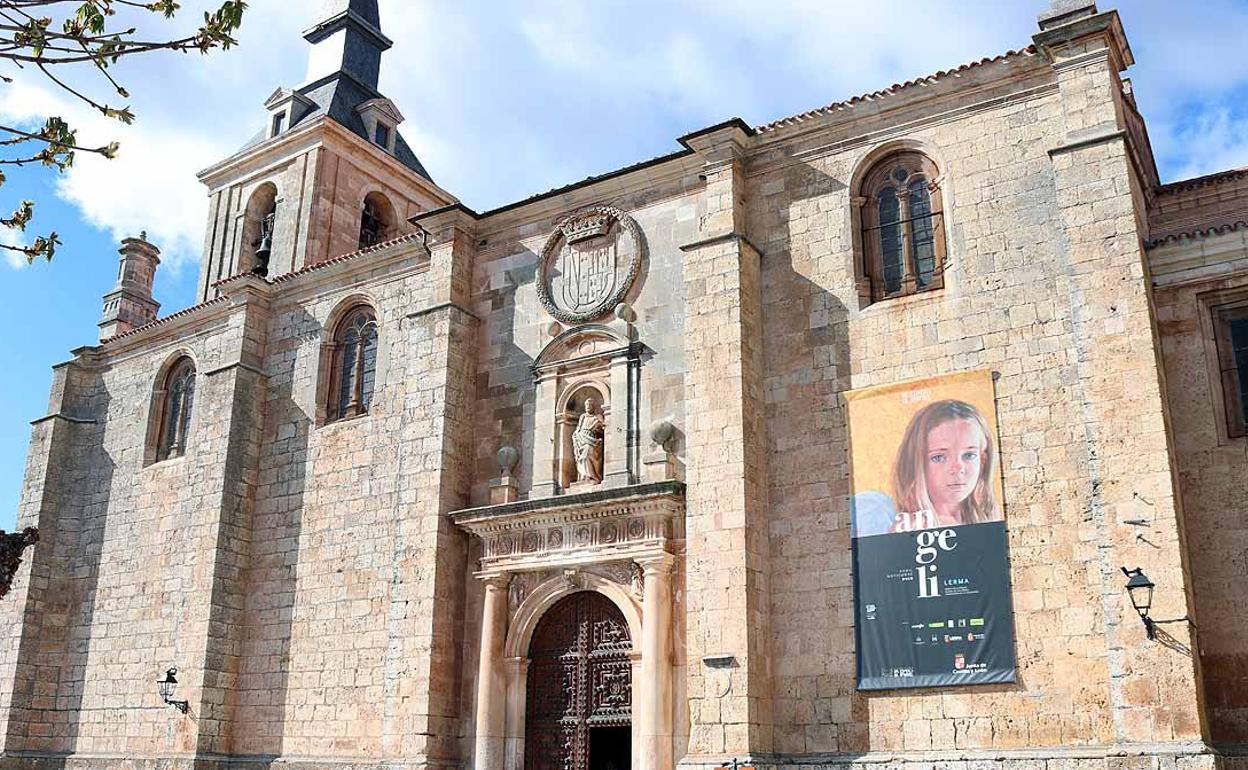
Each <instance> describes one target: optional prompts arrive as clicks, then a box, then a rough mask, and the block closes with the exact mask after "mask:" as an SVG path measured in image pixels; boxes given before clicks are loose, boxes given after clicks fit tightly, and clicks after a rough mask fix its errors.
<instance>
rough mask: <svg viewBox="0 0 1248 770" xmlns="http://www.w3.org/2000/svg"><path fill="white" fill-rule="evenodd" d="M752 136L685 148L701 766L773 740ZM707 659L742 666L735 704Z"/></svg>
mask: <svg viewBox="0 0 1248 770" xmlns="http://www.w3.org/2000/svg"><path fill="white" fill-rule="evenodd" d="M751 136H752V131H751V130H750V129H749V128H748V127H747V126H745V124H744V123H742V122H741V121H739V120H737V121H733V122H730V123H726V124H723V125H720V126H715V127H712V128H710V129H707V130H705V131H702V132H699V133H697V134H693V135H690V136H686V137H684V138H683V139H682V140H681V141H682V143H683V144H685V145H686V146H687V147H690V148H691V149H693V150H694V151H695V152H697V153H698V154H699V155H700V156H701V157H702V158H703V160H704V171H703V175H704V177H705V179H706V189H705V191H704V194H703V200H704V207H705V213H703V214H702V218H701V223H700V231H699V237H698V239H697V240H696V241H695V242H693V243H690V244H687V245H684V246H682V247H681V248H682V250H683V251H684V271H683V273H684V280H685V295H686V303H687V304H686V308H685V344H686V350H687V353H686V361H688V366H689V368H688V372H687V374H686V376H685V377H686V379H685V394H686V398H687V401H688V404H689V408H688V425H687V429H686V434H687V435H686V444H687V446H688V466H687V478H688V482H689V487H688V493H687V494H688V500H687V510H688V519H687V523H686V526H687V532H688V541H687V549H688V555H687V597H688V599H687V602H688V624H689V627H688V637H687V638H688V659H689V661H690V669H689V674H688V677H689V679H688V687H687V690H688V697H689V701H690V703H689V712H690V719H691V724H690V736H689V755H688V757H687V761H689V762H693V763H697V762H704V761H714V758H716V757H724V756H726V755H737V756H740V755H742V754H749V753H752V752H766V751H769V750H770V748H771V740H772V715H771V671H770V662H769V661H770V655H769V654H768V653H769V641H768V640H769V597H768V570H769V565H768V540H767V530H768V527H767V516H766V508H767V500H766V496H767V491H766V486H765V479H766V467H765V466H766V436H765V427H764V423H763V416H764V415H763V410H764V403H763V395H762V361H761V352H762V348H761V346H762V299H761V278H760V264H759V260H760V254H759V252H758V251H757V249H755V248H754V247H753V246H752V245H751V244H750V242H749V239H748V237H747V234H746V232H745V229H744V223H745V210H744V198H745V179H744V175H745V157H746V152H747V150H748V147H749V144H750V141H751ZM707 655H729V656H731V657H732V658H733V660H734V668H733V669H732V671H731V684H730V687H729V688H728V691H727V692H726V693H725V692H720V691H713V688H712V686H711V683H710V682H709V681H708V679H707V676H706V674H707V672H706V670H705V668H704V666H703V664H702V663H701V661H702V659H703V657H704V656H707Z"/></svg>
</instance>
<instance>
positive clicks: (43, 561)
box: [0, 348, 99, 758]
mask: <svg viewBox="0 0 1248 770" xmlns="http://www.w3.org/2000/svg"><path fill="white" fill-rule="evenodd" d="M75 352H76V355H75V357H74V359H73V360H71V361H69V362H67V363H64V364H60V365H59V366H56V367H55V368H54V369H53V373H52V394H51V397H50V398H49V403H48V414H47V415H46V416H44V417H41V418H39V419H37V420H35V421H34V422H33V423H32V424H31V426H32V427H31V440H30V449H29V452H28V454H27V460H26V473H25V478H24V480H23V484H22V498H21V503H20V507H19V511H18V518H17V528H18V529H19V530H20V529H22V528H24V527H28V526H33V527H38V528H39V535H40V541H39V543H37V544H36V545H35V546H34V547H33V548H31V549H30V550H28V551H27V552H26V555H25V557H24V559H23V564H22V567H21V569H20V570H19V571H18V573H17V575H16V576H15V578H14V581H13V589H12V591H11V592H10V593H9V595H8V596H7V597H5V599H4V601H3V602H0V758H2V757H4V756H5V755H6V754H10V753H12V752H14V751H53V752H56V751H62V752H63V751H70V750H72V749H73V747H74V743H75V737H76V726H75V724H74V720H76V719H77V715H76V714H60V713H59V710H60V708H63V707H65V706H67V705H70V704H72V703H74V702H75V699H80V698H81V696H82V686H83V683H82V675H83V674H82V671H81V669H80V668H78V667H76V666H75V663H77V664H78V665H79V666H80V665H81V660H80V659H79V657H78V656H79V651H78V650H77V649H76V648H74V642H73V640H72V639H71V638H70V635H71V633H73V627H74V622H75V618H76V615H77V612H76V610H77V608H78V607H80V606H82V605H84V604H89V603H90V602H91V601H93V600H94V596H93V590H92V586H91V585H90V582H91V578H90V575H91V574H92V571H93V570H92V568H91V567H92V565H91V561H90V560H91V558H92V553H90V552H87V551H86V550H85V549H83V547H82V545H83V538H82V534H83V530H84V527H86V526H87V524H86V522H84V520H83V518H82V517H81V515H79V512H80V511H81V510H82V506H81V504H80V493H81V491H82V487H81V485H76V484H74V483H72V479H74V478H77V477H78V474H80V473H81V465H80V463H81V462H82V452H81V451H80V447H81V446H82V445H83V443H84V434H90V433H91V432H93V431H95V430H96V429H97V421H96V415H95V412H94V410H93V408H92V404H91V401H90V396H91V393H92V392H93V390H94V388H95V386H96V384H97V381H98V375H99V372H98V369H97V368H96V367H95V355H94V349H91V348H84V349H81V350H78V351H75ZM96 556H97V557H98V553H97V554H96ZM84 574H85V575H86V576H87V578H86V584H85V585H84V581H82V580H78V579H76V578H78V577H79V576H82V575H84ZM49 686H50V688H51V689H49ZM52 709H56V710H57V711H56V712H52V711H51V710H52ZM49 715H51V718H49Z"/></svg>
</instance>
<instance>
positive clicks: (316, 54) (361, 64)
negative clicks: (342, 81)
mask: <svg viewBox="0 0 1248 770" xmlns="http://www.w3.org/2000/svg"><path fill="white" fill-rule="evenodd" d="M319 19H320V20H319V21H318V22H317V23H316V24H314V25H313V26H312V28H311V29H309V30H308V31H307V32H305V33H304V34H303V37H304V39H305V40H307V41H308V42H309V43H311V44H312V50H311V52H310V53H309V54H308V76H307V82H309V83H312V82H315V81H317V80H320V79H322V78H326V77H330V76H333V75H335V74H337V73H339V72H344V73H346V74H348V75H351V76H352V77H354V78H355V79H356V80H358V81H360V82H361V83H362V84H363V85H365V86H367V87H369V88H372V89H374V90H375V89H376V88H377V79H378V76H379V74H380V72H381V55H382V54H383V53H385V52H386V51H388V50H389V49H390V47H391V46H392V45H394V43H393V42H392V41H391V40H390V38H388V37H386V36H385V35H384V34H382V32H381V16H380V14H379V13H378V11H377V0H325V2H324V4H323V5H322V7H321V13H320V16H319Z"/></svg>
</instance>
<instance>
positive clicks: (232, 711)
mask: <svg viewBox="0 0 1248 770" xmlns="http://www.w3.org/2000/svg"><path fill="white" fill-rule="evenodd" d="M301 312H302V311H301ZM292 323H293V325H294V326H295V328H299V329H319V328H320V324H319V322H318V321H316V320H315V319H314V318H312V316H310V315H307V314H306V313H304V314H303V315H302V316H301V317H299V318H296V319H294V320H293V321H292ZM269 359H270V360H281V356H278V355H272V354H270V355H269ZM312 360H313V361H317V360H319V358H318V357H316V356H314V357H313V359H312ZM319 374H320V373H319V372H318V373H317V376H319ZM292 375H293V372H292V371H290V370H287V371H285V372H282V373H281V374H280V376H278V375H274V376H271V377H270V378H269V381H268V394H267V401H266V403H265V406H264V415H263V426H264V427H263V431H262V433H261V435H262V437H263V438H262V441H261V449H260V454H259V463H258V474H257V483H256V489H255V491H254V493H253V494H254V495H255V501H254V503H253V504H252V515H251V518H250V522H249V524H250V536H251V550H250V554H249V556H248V559H247V566H246V568H245V569H243V570H242V573H241V576H240V578H239V580H240V584H241V590H242V592H243V594H244V610H243V621H242V634H241V639H240V643H239V653H238V654H239V662H238V675H237V681H236V684H235V686H234V687H231V688H229V689H228V691H227V696H226V704H227V712H226V713H227V720H228V730H229V733H230V741H229V745H228V753H229V754H230V755H232V756H235V757H237V756H246V757H249V762H248V768H252V767H254V768H263V767H267V766H268V765H269V764H270V763H271V762H272V761H273V760H274V759H276V758H278V757H280V756H282V753H283V750H284V746H285V729H286V723H287V708H288V690H289V680H290V649H291V635H292V625H293V623H294V612H295V597H296V591H297V584H298V571H299V546H300V541H301V535H302V531H303V509H304V493H305V489H306V487H307V474H308V468H309V465H310V462H311V460H310V458H309V453H308V442H309V437H310V435H311V432H312V431H313V430H315V429H316V426H315V418H314V414H315V408H316V407H315V404H313V405H311V408H312V409H313V414H312V415H309V414H307V413H305V412H304V411H303V410H302V409H301V408H300V406H299V404H298V403H297V402H296V400H295V398H294V387H295V383H294V382H293V381H292V379H291V377H292ZM201 766H202V767H205V768H215V767H216V766H217V764H216V763H215V761H214V760H211V759H205V760H198V761H197V762H196V767H197V768H198V767H201Z"/></svg>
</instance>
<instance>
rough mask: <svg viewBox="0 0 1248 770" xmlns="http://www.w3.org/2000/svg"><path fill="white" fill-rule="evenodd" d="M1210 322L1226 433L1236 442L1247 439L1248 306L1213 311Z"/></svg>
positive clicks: (1221, 308)
mask: <svg viewBox="0 0 1248 770" xmlns="http://www.w3.org/2000/svg"><path fill="white" fill-rule="evenodd" d="M1213 321H1214V334H1215V336H1216V339H1217V345H1218V369H1219V370H1220V371H1221V373H1222V399H1223V403H1224V404H1225V406H1226V433H1227V436H1228V437H1230V438H1240V437H1242V436H1245V435H1248V305H1238V306H1233V307H1219V308H1214V310H1213Z"/></svg>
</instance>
